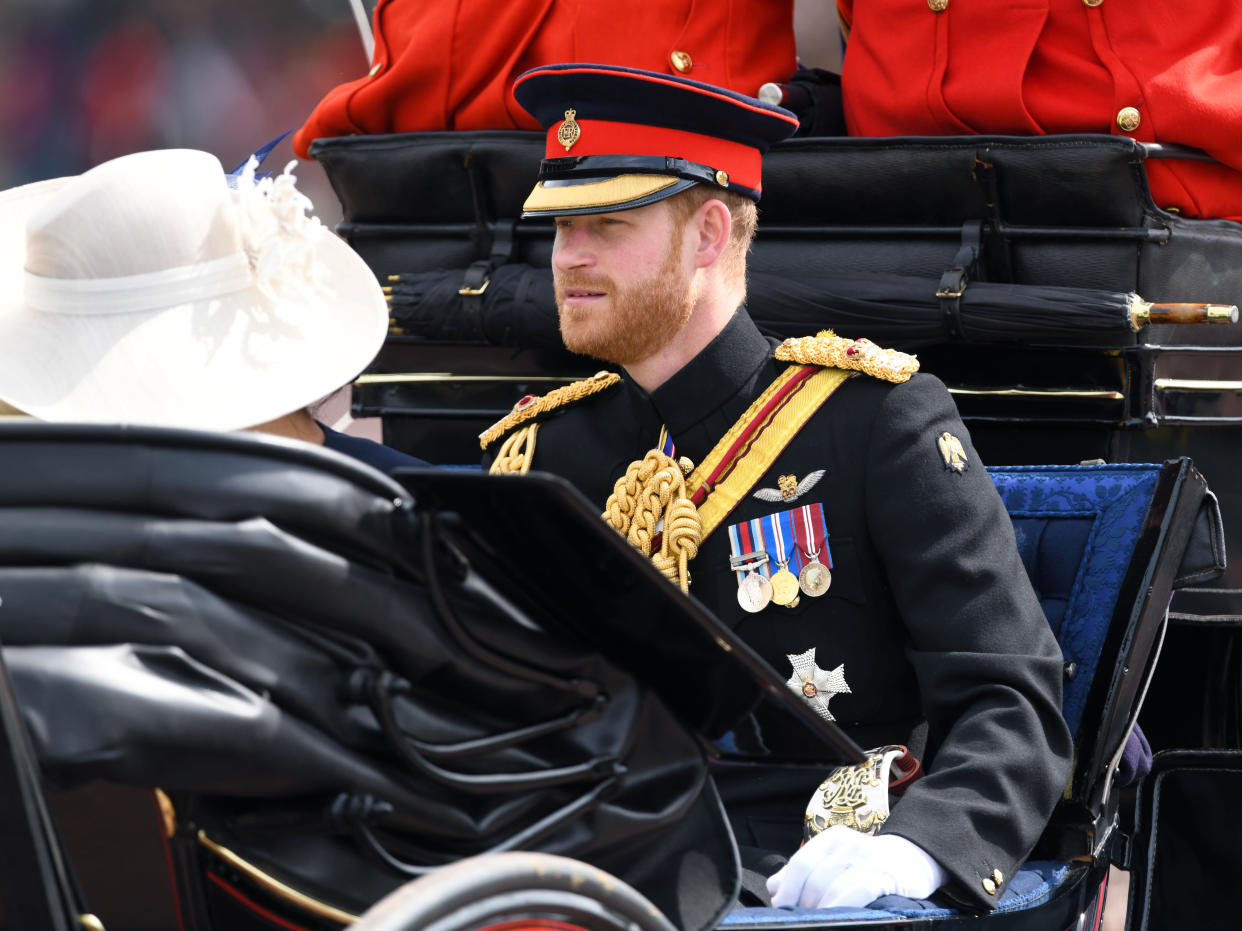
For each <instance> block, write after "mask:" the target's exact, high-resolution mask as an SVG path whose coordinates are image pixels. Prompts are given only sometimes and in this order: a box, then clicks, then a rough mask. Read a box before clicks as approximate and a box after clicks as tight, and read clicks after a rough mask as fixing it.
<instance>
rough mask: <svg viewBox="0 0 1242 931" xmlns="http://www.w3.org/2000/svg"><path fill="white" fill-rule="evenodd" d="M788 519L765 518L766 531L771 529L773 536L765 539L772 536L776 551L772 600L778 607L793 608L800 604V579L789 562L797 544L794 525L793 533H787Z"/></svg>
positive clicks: (771, 516) (782, 514)
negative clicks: (791, 568)
mask: <svg viewBox="0 0 1242 931" xmlns="http://www.w3.org/2000/svg"><path fill="white" fill-rule="evenodd" d="M786 517H787V513H781V514H770V515H769V516H767V517H765V518H763V523H764V524H765V525H766V527H765V529H767V528H770V529H771V534H770V535H769V534H766V533H765V534H764V538H765V539H767V538H768V537H769V536H770V537H771V539H772V542H773V543H774V544H775V549H776V557H775V562H776V565H777V567H778V568H777V570H776V571H775V572H773V573H772V579H771V582H772V600H773V601H774V602H775V603H776V604H778V605H784V606H785V607H786V608H792V607H794V606H795V605H797V604H798V577H797V576H796V575H794V573H793V572H792V571H791V570H790V568H789V562H790V560H791V559H793V551H794V550H795V549H796V548H797V543H796V541H795V539H794V534H793V533H792V531H793V524H792V523H790V524H789V526H788V530H789V531H791V532H790V533H788V534H786V532H785V531H786V526H785V524H786V520H785V518H786ZM786 544H788V545H786Z"/></svg>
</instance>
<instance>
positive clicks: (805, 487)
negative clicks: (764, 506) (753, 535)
mask: <svg viewBox="0 0 1242 931" xmlns="http://www.w3.org/2000/svg"><path fill="white" fill-rule="evenodd" d="M827 471H828V470H827V469H816V470H815V471H814V472H812V473H811V474H810V475H808V476H807V477H806V478H804V479H803V480H802V481H798V479H797V476H794V475H782V476H781V477H780V483H779V484H780V487H779V488H760V489H758V490H757V491H756V492H755V493H754V497H756V498H758V499H759V500H760V501H770V502H773V503H775V502H778V501H786V502H790V503H792V502H794V501H797V500H798V499H799V498H801V497H802V496H803V495H805V494H806V493H807V492H808V491H810V490H811V489H812V488H814V487H815V485H816V484H817V483H818V482H819V480H820V479H821V478H823V477H824V473H825V472H827Z"/></svg>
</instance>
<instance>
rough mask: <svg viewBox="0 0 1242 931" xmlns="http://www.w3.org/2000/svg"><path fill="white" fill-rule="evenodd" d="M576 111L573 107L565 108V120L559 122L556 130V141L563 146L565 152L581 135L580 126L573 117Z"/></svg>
mask: <svg viewBox="0 0 1242 931" xmlns="http://www.w3.org/2000/svg"><path fill="white" fill-rule="evenodd" d="M577 113H578V111H577V110H575V109H574V108H573V107H570V108H569V109H568V110H566V111H565V122H563V123H561V125H560V128H559V129H557V131H556V141H557V142H559V143H560V144H561V145H563V146H564V147H565V151H566V152H568V151H569V150H570V149H572V148H573V147H574V143H575V142H577V141H578V137H579V136H581V135H582V127H581V126H579V125H578V123H577V121H576V120H575V119H574V117H575V116H576V115H577Z"/></svg>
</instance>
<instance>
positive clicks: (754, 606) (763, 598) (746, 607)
mask: <svg viewBox="0 0 1242 931" xmlns="http://www.w3.org/2000/svg"><path fill="white" fill-rule="evenodd" d="M771 602H772V583H771V582H769V581H768V577H767V576H766V575H764V574H763V573H762V572H758V571H756V570H752V571H750V572H747V573H746V575H745V576H744V577H743V578H742V581H741V582H740V583H738V586H737V603H738V604H740V605H741V606H742V610H743V611H749V612H750V613H751V614H757V613H758V612H760V611H762V610H763V609H764V608H766V607H767V606H768V605H769V604H770V603H771Z"/></svg>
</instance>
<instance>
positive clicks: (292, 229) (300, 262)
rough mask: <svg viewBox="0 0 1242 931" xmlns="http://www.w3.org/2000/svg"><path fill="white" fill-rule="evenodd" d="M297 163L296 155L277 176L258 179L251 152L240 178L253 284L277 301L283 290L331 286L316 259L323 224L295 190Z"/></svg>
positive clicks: (244, 241)
mask: <svg viewBox="0 0 1242 931" xmlns="http://www.w3.org/2000/svg"><path fill="white" fill-rule="evenodd" d="M295 165H297V160H296V159H295V160H293V161H290V162H289V164H287V165H285V170H284V171H283V172H282V173H281V174H279V175H277V176H276V177H274V178H273V177H271V176H268V177H264V178H259V179H258V180H255V170H256V169H257V168H258V167H259V162H258V159H256V158H255V157H254V156H253V155H252V156H251V157H250V159H249V160H248V161H247V162H246V166H245V167H244V168H243V169H242V173H241V176H240V178H239V179H238V183H237V194H236V200H237V207H238V213H239V216H238V220H239V223H238V225H239V228H240V230H241V235H242V248H243V250H244V251H245V253H246V257H247V258H248V259H249V260H250V267H251V269H252V270H253V271H254V276H255V285H256V286H257V287H258V289H259V290H260V291H262V292H263V294H264V295H265V296H266V297H268V298H271V299H273V300H275V299H276V296H277V295H278V294H281V293H283V294H286V295H287V294H290V293H297V292H299V291H301V292H307V293H310V292H314V291H316V290H318V291H322V290H324V289H325V288H327V283H326V281H325V280H324V273H323V267H322V265H321V264H320V263H318V262H317V261H315V249H316V247H317V245H318V243H319V239H320V237H321V236H323V235H324V228H323V224H322V223H320V222H319V218H318V217H315V216H311V215H310V212H311V211H312V210H313V209H314V205H313V204H312V203H311V201H310V198H309V197H307V196H306V195H305V194H303V193H302V192H301V191H299V190H298V189H297V182H296V179H295V178H294V177H293V168H294V166H295Z"/></svg>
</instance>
